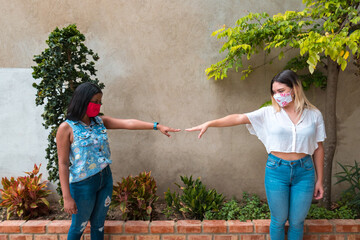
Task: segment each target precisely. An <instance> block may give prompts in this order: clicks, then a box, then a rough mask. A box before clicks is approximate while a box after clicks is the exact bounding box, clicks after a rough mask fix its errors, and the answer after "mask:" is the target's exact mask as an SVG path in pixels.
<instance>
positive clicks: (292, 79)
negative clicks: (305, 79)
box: [270, 70, 317, 114]
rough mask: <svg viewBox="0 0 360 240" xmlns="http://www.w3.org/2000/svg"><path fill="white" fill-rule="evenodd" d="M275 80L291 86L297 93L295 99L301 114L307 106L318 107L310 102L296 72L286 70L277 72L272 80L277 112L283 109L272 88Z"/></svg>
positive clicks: (273, 102) (274, 103)
mask: <svg viewBox="0 0 360 240" xmlns="http://www.w3.org/2000/svg"><path fill="white" fill-rule="evenodd" d="M274 82H279V83H283V84H285V85H286V86H288V87H290V88H291V89H292V91H293V93H294V95H295V97H294V99H293V101H294V105H295V111H296V112H297V113H299V114H301V113H302V112H303V111H304V109H305V108H312V109H317V108H316V107H315V106H314V105H312V104H311V103H310V101H309V100H308V99H307V98H306V96H305V93H304V90H303V87H302V84H301V81H300V80H299V78H298V77H297V75H296V73H295V72H293V71H291V70H284V71H282V72H280V73H279V74H277V75H276V76H275V77H274V78H273V79H272V80H271V86H270V91H271V102H272V106H273V107H274V108H275V110H276V112H279V111H280V110H281V107H280V106H279V104H278V103H277V102H276V101H275V99H274V97H273V96H274V92H273V90H272V86H273V83H274Z"/></svg>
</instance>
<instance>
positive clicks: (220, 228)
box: [0, 219, 360, 240]
mask: <svg viewBox="0 0 360 240" xmlns="http://www.w3.org/2000/svg"><path fill="white" fill-rule="evenodd" d="M70 223H71V221H70V220H54V221H50V220H29V221H22V220H9V221H2V222H0V240H63V239H66V234H67V232H68V229H69V227H70ZM269 225H270V220H268V219H266V220H253V221H246V222H241V221H239V220H230V221H225V220H204V221H199V220H179V221H152V222H149V221H126V222H124V221H106V222H105V228H104V229H105V230H104V231H105V236H106V239H109V240H110V239H111V240H246V239H262V240H267V239H270V237H269ZM89 233H90V227H89V226H87V228H86V230H85V237H84V239H90V238H89ZM304 235H305V237H304V239H314V240H315V239H337V240H338V239H339V240H340V239H344V240H346V239H360V219H356V220H341V219H335V220H306V221H305V226H304Z"/></svg>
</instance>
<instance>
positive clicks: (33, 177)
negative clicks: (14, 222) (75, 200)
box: [0, 164, 51, 220]
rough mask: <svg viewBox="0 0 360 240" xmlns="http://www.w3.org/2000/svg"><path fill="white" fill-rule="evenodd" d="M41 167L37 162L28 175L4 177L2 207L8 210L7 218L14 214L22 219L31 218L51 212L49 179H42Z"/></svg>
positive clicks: (2, 182)
mask: <svg viewBox="0 0 360 240" xmlns="http://www.w3.org/2000/svg"><path fill="white" fill-rule="evenodd" d="M40 167H41V164H40V165H39V167H38V166H37V165H36V164H35V165H34V169H33V170H32V171H31V172H25V173H26V175H27V176H24V177H17V178H16V179H15V178H14V177H11V178H10V179H8V178H6V177H4V178H2V180H1V184H2V186H3V188H4V189H0V193H1V198H2V202H1V203H0V206H1V207H5V208H6V209H7V210H6V211H7V219H9V218H10V217H11V216H12V215H16V216H18V217H19V218H20V219H25V220H27V219H31V218H36V217H38V216H42V215H46V214H48V213H49V207H50V204H49V201H48V200H47V199H46V197H47V196H48V195H49V194H51V191H50V190H47V189H46V183H47V181H42V180H41V177H42V174H39V170H40Z"/></svg>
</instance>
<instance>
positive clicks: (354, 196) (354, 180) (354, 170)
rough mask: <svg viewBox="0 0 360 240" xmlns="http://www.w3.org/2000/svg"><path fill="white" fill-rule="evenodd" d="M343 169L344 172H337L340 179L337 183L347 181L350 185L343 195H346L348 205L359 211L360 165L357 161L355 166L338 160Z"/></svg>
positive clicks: (336, 175)
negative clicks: (343, 163)
mask: <svg viewBox="0 0 360 240" xmlns="http://www.w3.org/2000/svg"><path fill="white" fill-rule="evenodd" d="M338 164H339V165H340V167H341V168H342V169H343V171H342V172H338V173H336V174H335V177H336V178H337V179H338V181H337V182H336V183H335V184H339V183H342V182H345V183H347V184H348V185H349V187H348V188H347V189H345V190H344V191H343V194H342V195H343V197H344V196H346V200H347V202H348V205H349V206H351V207H352V208H354V209H356V210H357V211H359V210H360V167H359V165H358V163H357V162H356V161H355V164H354V166H351V165H342V164H341V163H339V162H338Z"/></svg>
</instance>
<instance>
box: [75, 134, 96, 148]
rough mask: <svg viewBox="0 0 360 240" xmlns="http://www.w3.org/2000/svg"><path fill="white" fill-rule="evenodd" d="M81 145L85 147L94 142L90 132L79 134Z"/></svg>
mask: <svg viewBox="0 0 360 240" xmlns="http://www.w3.org/2000/svg"><path fill="white" fill-rule="evenodd" d="M78 141H79V144H80V146H82V147H85V146H89V145H91V144H93V141H92V139H91V137H90V134H89V133H80V134H79V136H78Z"/></svg>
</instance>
